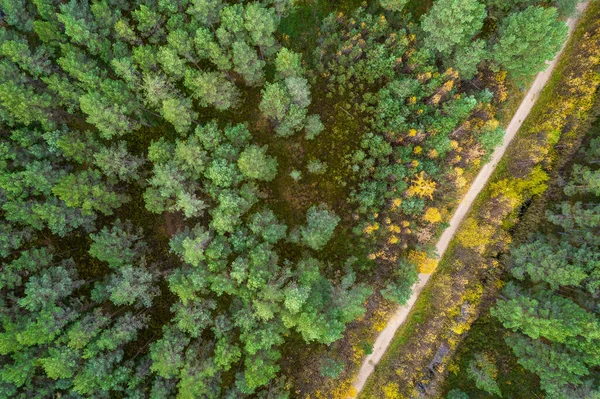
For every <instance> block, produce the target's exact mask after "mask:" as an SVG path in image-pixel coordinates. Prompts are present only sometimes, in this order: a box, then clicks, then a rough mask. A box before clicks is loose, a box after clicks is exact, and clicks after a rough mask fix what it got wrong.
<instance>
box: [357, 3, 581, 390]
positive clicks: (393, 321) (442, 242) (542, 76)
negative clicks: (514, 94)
mask: <svg viewBox="0 0 600 399" xmlns="http://www.w3.org/2000/svg"><path fill="white" fill-rule="evenodd" d="M588 4H589V3H588V2H585V3H581V4H580V5H579V7H578V9H579V11H580V13H579V15H581V13H583V11H584V10H585V9H586V7H587V6H588ZM579 15H578V16H575V17H573V18H569V20H568V21H567V25H568V26H569V37H571V35H572V34H573V31H574V28H575V26H576V25H577V21H578V20H579ZM565 46H566V43H565ZM563 50H564V46H563V48H562V49H561V51H560V52H559V53H558V54H557V55H556V57H555V58H554V60H552V62H551V63H550V65H549V66H548V68H547V69H546V70H545V71H543V72H540V73H539V74H538V75H537V77H536V79H535V80H534V82H533V83H532V84H531V87H530V88H529V90H528V92H527V94H526V95H525V98H524V99H523V100H522V102H521V105H520V106H519V108H518V109H517V111H516V113H515V115H514V116H513V118H512V120H511V122H510V123H509V125H508V127H507V128H506V134H505V136H504V142H503V144H502V146H500V147H498V148H496V150H495V151H494V153H493V155H492V158H491V160H490V162H489V163H487V164H486V165H485V166H484V167H483V168H482V169H481V171H480V172H479V174H478V175H477V177H476V179H475V180H474V181H473V183H472V185H471V187H470V189H469V191H468V192H467V194H466V195H465V196H464V198H463V199H462V200H461V202H460V204H459V205H458V207H457V208H456V211H455V212H454V214H453V216H452V219H451V221H450V224H449V226H448V228H447V229H446V230H445V231H444V233H443V234H442V236H441V237H440V239H439V241H438V242H437V244H436V249H437V253H438V255H439V257H440V258H442V257H443V255H444V253H445V251H446V249H447V248H448V245H449V244H450V241H451V240H452V238H453V237H454V234H455V233H456V231H457V229H458V227H459V225H460V223H461V222H462V220H463V219H464V217H465V215H466V214H467V212H468V210H469V209H470V208H471V205H472V204H473V202H474V201H475V199H476V198H477V195H478V194H479V193H480V192H481V190H482V189H483V188H484V187H485V185H486V184H487V182H488V180H489V178H490V177H491V175H492V173H493V172H494V170H495V168H496V166H497V165H498V163H499V162H500V159H502V157H503V155H504V153H505V152H506V149H507V148H508V146H509V145H510V143H511V141H512V140H513V138H514V137H515V136H516V134H517V132H518V131H519V129H520V127H521V125H522V124H523V122H524V121H525V119H526V118H527V116H528V115H529V113H530V111H531V109H532V108H533V106H534V105H535V103H536V101H537V99H538V98H539V96H540V93H541V92H542V90H543V89H544V87H545V86H546V83H548V81H549V80H550V77H551V76H552V73H553V71H554V68H555V67H556V65H557V64H558V61H559V59H560V57H561V55H562V53H563ZM430 277H431V274H420V275H419V281H418V282H417V283H416V284H415V286H414V287H413V292H412V295H411V297H410V299H409V300H408V301H407V302H406V304H405V305H403V306H401V307H399V308H398V310H397V311H396V312H395V313H394V314H393V316H392V317H391V318H390V320H389V321H388V323H387V325H386V326H385V328H384V329H383V330H382V331H381V333H380V334H379V336H378V337H377V339H376V340H375V343H374V345H373V350H372V353H371V354H370V355H368V356H367V357H366V358H365V359H364V360H363V363H362V365H361V368H360V370H359V372H358V374H357V376H356V378H355V380H354V383H353V386H354V388H355V389H356V396H358V395H359V394H360V392H361V391H362V389H363V388H364V387H365V385H366V383H367V380H368V378H369V376H370V375H371V374H372V373H373V371H374V370H375V367H376V366H377V364H378V363H379V361H380V360H381V358H382V357H383V355H384V354H385V352H386V350H387V348H388V347H389V345H390V343H391V342H392V340H393V339H394V336H395V334H396V331H397V330H398V329H399V328H400V326H401V325H402V324H403V323H404V322H405V321H406V320H407V318H408V316H409V314H410V311H411V309H412V307H413V305H414V304H415V302H416V301H417V299H418V298H419V295H420V294H421V291H422V290H423V288H424V287H425V286H426V285H427V282H428V281H429V279H430Z"/></svg>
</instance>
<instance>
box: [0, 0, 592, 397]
mask: <svg viewBox="0 0 600 399" xmlns="http://www.w3.org/2000/svg"><path fill="white" fill-rule="evenodd" d="M375 3H376V2H373V6H372V7H370V8H368V11H367V9H364V8H358V9H356V10H355V11H353V12H352V13H351V14H344V13H338V12H337V10H336V7H337V4H336V3H335V2H329V3H327V4H325V3H322V4H321V3H320V4H319V5H318V6H319V7H321V6H323V7H325V8H324V9H326V10H328V13H329V11H331V14H329V15H327V16H325V17H324V18H323V19H322V20H319V18H321V13H320V12H319V13H316V14H315V21H313V22H311V21H312V19H311V21H308V20H307V21H304V22H303V23H305V22H306V23H312V24H315V25H314V26H312V25H311V27H313V28H314V29H307V30H306V32H302V34H299V33H298V32H296V34H295V35H292V36H290V35H288V34H287V33H284V31H288V30H289V29H290V27H291V25H294V24H295V23H294V21H297V20H298V18H297V17H298V15H303V14H301V13H303V12H306V11H307V10H309V9H308V8H307V7H310V5H307V4H304V3H303V2H296V1H294V0H262V1H252V2H230V1H222V0H178V1H165V0H159V1H137V0H136V1H122V0H97V1H93V2H86V1H79V0H70V1H66V2H56V1H46V0H36V1H33V2H32V1H24V0H0V131H1V133H2V134H1V135H0V217H1V220H0V257H1V258H2V271H1V272H0V293H1V295H0V304H1V306H0V308H1V309H0V325H1V328H0V360H1V361H0V364H1V366H0V397H11V398H12V397H14V398H42V397H93V398H108V397H123V398H125V397H126V398H146V397H150V398H167V397H177V398H190V399H191V398H205V397H206V398H243V397H258V398H280V399H283V398H287V397H289V392H291V391H293V390H295V389H296V388H295V387H294V384H296V383H297V380H294V379H293V378H289V379H287V378H286V377H287V376H286V375H285V373H283V372H282V367H284V366H283V364H285V363H286V362H287V364H290V360H289V359H291V358H293V356H295V355H298V353H300V352H302V353H304V351H307V352H308V350H307V348H310V349H311V350H315V352H311V354H312V353H318V352H319V351H321V352H322V351H323V348H325V347H327V348H330V349H331V351H335V350H336V347H335V345H336V344H337V343H338V342H340V339H341V338H342V337H343V336H344V332H345V331H346V328H347V326H348V325H350V324H351V323H352V322H354V321H356V320H357V319H359V318H361V317H362V316H363V315H364V314H365V313H366V311H367V306H365V304H366V303H367V300H374V301H376V302H381V301H394V302H397V303H403V302H405V301H406V300H407V298H408V296H409V293H410V287H411V285H412V284H413V283H414V282H415V280H416V276H417V270H420V271H422V272H423V271H425V272H428V273H430V272H432V271H433V269H434V268H435V260H434V259H433V254H432V253H431V251H430V250H429V248H431V243H432V242H433V240H434V239H435V237H436V234H438V233H439V231H440V229H441V228H443V226H444V224H443V221H444V219H445V218H446V217H447V215H448V213H449V207H450V206H451V203H452V201H453V200H454V199H456V198H455V197H456V195H457V192H458V189H460V188H462V187H463V186H464V185H465V184H466V180H465V178H464V177H463V174H465V173H467V174H474V173H475V171H476V170H477V169H478V168H479V167H480V166H481V163H482V162H485V161H486V159H487V157H488V155H489V154H490V153H491V152H492V151H493V149H494V148H495V146H497V145H498V144H499V143H500V142H501V139H502V135H503V131H502V129H500V128H499V127H498V121H496V119H495V118H494V112H495V107H496V105H497V101H502V100H500V99H499V98H500V97H501V95H500V94H501V93H502V88H500V89H497V86H498V82H497V81H494V82H493V83H490V82H488V81H486V80H485V79H484V76H492V77H494V78H493V79H492V80H494V79H495V76H496V75H494V73H495V72H494V71H493V70H494V69H495V68H496V67H498V68H501V69H503V70H504V69H505V70H508V71H509V72H510V74H512V75H514V76H515V77H518V76H524V75H527V74H531V73H534V72H536V71H537V70H540V69H541V68H543V63H544V61H545V60H546V59H548V58H549V57H551V56H552V55H553V54H554V52H556V51H557V49H558V48H559V47H560V44H561V41H562V40H563V39H564V27H563V25H564V24H562V22H558V20H557V18H558V12H557V11H556V10H555V9H554V8H552V7H549V8H542V7H539V6H537V5H535V6H532V7H530V8H527V9H525V8H526V7H525V5H524V2H516V3H515V5H514V8H513V7H512V6H511V7H508V8H506V7H503V6H501V5H499V4H496V3H494V2H493V1H489V2H486V3H485V4H484V2H477V1H474V0H473V1H468V2H465V1H454V0H439V1H437V2H435V3H434V4H433V6H432V7H431V9H430V10H429V11H428V12H427V13H426V14H425V16H424V17H423V18H422V20H421V21H418V20H416V19H415V18H414V17H413V16H412V14H411V12H410V10H409V8H410V7H411V6H410V2H407V1H404V0H381V1H380V2H379V3H378V4H375ZM522 3H523V4H522ZM543 4H544V5H548V4H547V2H544V3H543ZM558 4H560V7H562V8H561V12H562V13H568V12H570V11H569V10H570V9H571V8H572V7H571V3H570V2H568V1H566V0H565V1H560V2H557V5H558ZM486 5H487V6H488V7H487V8H488V9H489V12H490V13H493V15H494V16H496V15H502V17H501V18H500V17H499V19H498V23H499V26H501V28H500V31H499V32H497V31H496V30H495V26H491V25H490V27H489V29H488V30H485V28H486V27H487V26H485V24H486V23H487V22H486V21H487V20H486V15H488V14H487V12H488V10H486ZM528 5H529V4H528ZM315 7H316V6H315ZM379 7H380V8H379ZM523 9H525V10H524V11H523ZM309 11H310V10H309ZM333 11H336V12H333ZM296 13H298V14H296ZM502 13H504V14H506V15H503V14H502ZM317 14H318V15H317ZM507 15H508V16H507ZM287 17H289V19H288V18H287ZM388 18H389V20H388ZM290 21H291V22H290ZM483 31H485V32H486V34H485V35H484V34H480V32H483ZM305 36H306V37H305ZM513 36H514V37H519V38H521V39H522V40H521V41H519V43H515V42H514V41H513V40H512V39H511V38H512V37H513ZM423 43H425V47H423V45H422V44H423ZM494 43H495V44H494ZM523 46H525V47H523ZM544 46H546V47H544ZM542 47H544V48H542ZM491 49H493V50H494V51H495V52H497V55H494V56H492V55H491V54H490V50H491ZM538 50H539V51H538ZM529 53H533V55H531V56H529ZM490 59H493V60H494V61H495V63H492V62H490ZM492 64H493V65H492ZM464 79H475V80H477V81H476V82H472V84H470V85H465V84H464ZM478 85H482V89H479V86H478ZM484 86H485V87H487V86H489V87H491V89H485V90H484V89H483V87H484ZM472 87H473V88H472ZM499 93H500V94H499ZM595 177H596V172H595V169H594V168H591V167H590V166H583V167H581V168H580V169H578V171H577V172H575V174H574V178H573V184H572V185H571V186H569V187H567V189H566V190H571V191H572V192H573V193H580V192H582V190H583V191H585V192H586V193H587V192H592V193H596V192H597V187H596V185H595V183H594V182H595V180H594V178H595ZM565 212H566V211H565ZM569 212H570V213H569V215H572V218H573V220H575V219H577V220H578V222H577V223H580V221H581V220H582V219H586V218H587V217H588V216H589V209H588V208H585V207H584V208H582V207H577V206H573V207H572V208H570V209H569ZM586 212H587V213H586ZM569 220H571V219H569ZM563 222H564V223H567V222H566V219H565V220H563ZM563 222H561V223H563ZM584 237H588V238H589V235H588V236H584ZM553 240H554V239H547V240H546V241H544V240H542V239H540V242H536V243H533V244H531V245H532V249H531V251H529V252H523V253H522V254H521V258H523V259H524V260H523V262H524V264H523V265H522V266H520V267H515V269H514V270H515V276H517V277H518V278H524V276H525V275H529V276H531V279H532V280H534V281H536V282H538V281H544V282H547V283H548V284H550V285H552V284H561V285H562V284H564V281H562V280H561V281H558V280H557V278H555V276H551V275H548V274H544V273H543V272H542V271H541V270H540V266H539V264H538V263H537V260H538V259H539V257H540V256H541V255H540V254H545V253H548V252H549V251H552V250H554V249H555V248H554V247H553V246H554V241H553ZM586 245H587V246H591V245H595V244H592V242H585V243H575V242H571V241H569V242H565V243H561V244H560V245H559V246H556V248H561V249H562V251H563V252H560V251H558V252H557V253H556V254H555V255H554V256H555V258H556V259H557V262H560V264H561V265H564V270H561V271H560V272H561V273H563V274H564V275H565V276H568V278H569V279H570V280H569V281H572V283H573V284H574V285H575V284H584V285H586V287H587V289H595V288H594V287H595V283H594V281H595V280H594V273H593V270H591V269H590V268H593V267H594V265H595V262H596V258H595V257H593V256H591V255H586V256H583V255H582V258H581V259H578V260H577V261H574V260H573V259H571V258H569V256H568V254H569V253H573V251H577V253H583V252H584V251H585V250H586V248H587V247H586ZM515 258H518V255H517V253H516V255H515ZM525 258H527V260H525ZM565 278H567V277H565ZM553 287H554V286H553ZM373 298H374V299H373ZM540 298H541V297H540ZM543 298H546V297H543ZM531 301H538V302H539V301H540V299H539V298H537V297H535V298H533V299H531ZM370 303H372V302H370ZM507 303H508V305H507V306H513V307H516V308H518V307H519V306H520V307H523V306H525V305H526V304H527V303H520V302H518V301H517V302H507ZM528 303H529V302H528ZM532 303H533V302H532ZM536 303H537V302H536ZM557 307H560V308H561V309H563V311H562V313H560V312H559V313H557V314H556V320H557V323H558V324H557V325H560V326H563V327H565V326H566V325H567V324H569V323H571V324H572V325H571V324H570V325H569V328H570V329H567V328H566V327H565V332H563V335H560V333H559V332H558V331H553V328H552V327H551V326H548V325H547V323H544V322H543V318H542V317H539V315H537V314H529V313H524V316H523V317H527V318H528V319H531V320H532V324H531V330H527V332H528V333H531V334H534V332H536V331H537V333H539V334H549V335H550V336H551V338H556V339H557V340H558V338H560V339H563V341H560V342H559V343H560V345H567V344H571V343H572V341H573V337H578V336H580V335H584V336H586V337H587V335H586V334H588V333H589V331H588V330H589V329H586V328H588V327H586V326H585V325H584V324H585V323H583V322H574V321H581V320H584V321H586V320H587V321H589V320H588V319H585V318H584V316H585V315H586V314H584V313H581V312H580V313H575V310H578V309H575V308H574V307H573V306H572V304H570V303H569V304H566V303H564V301H561V300H558V301H555V302H552V306H550V308H551V309H554V308H557ZM499 309H500V308H499ZM544 311H545V312H548V310H547V309H544ZM369 316H371V315H369ZM586 317H587V316H586ZM559 322H560V323H559ZM572 322H573V323H572ZM512 323H513V324H512V326H514V328H519V324H518V320H512ZM534 330H535V331H534ZM554 330H556V328H555V329H554ZM532 331H534V332H532ZM557 337H558V338H557ZM530 338H531V337H530ZM590 339H591V338H590ZM594 339H595V338H594ZM557 342H558V341H557ZM527 345H529V344H527ZM527 345H525V344H523V345H522V346H523V349H522V350H523V351H524V353H525V352H527V351H528V350H529V349H527V348H529V347H528V346H527ZM555 349H556V348H549V350H555ZM577 350H579V349H577ZM294 351H296V353H294ZM549 353H550V352H549ZM328 356H329V355H328ZM577 359H579V358H574V360H573V359H572V360H573V361H576V360H577ZM346 360H348V361H350V360H349V359H346ZM581 362H583V363H584V364H585V367H587V366H588V365H590V366H591V363H590V364H588V363H589V362H588V363H586V362H587V360H586V359H583V360H581ZM313 363H314V364H318V365H322V367H320V366H317V367H319V368H320V373H318V374H319V375H320V377H321V378H328V379H335V378H338V377H339V376H340V375H342V373H343V372H345V370H346V368H345V366H344V364H343V363H344V362H341V361H340V360H339V359H334V358H333V357H324V358H323V359H318V362H313ZM347 363H348V362H346V364H347ZM479 363H480V364H478V365H476V367H475V368H474V370H480V369H481V370H483V371H485V366H486V365H485V364H484V363H483V362H479ZM582 367H583V366H582ZM299 369H300V368H299ZM483 371H482V372H481V373H480V374H482V373H483ZM582 373H583V372H582ZM583 374H584V373H583ZM583 374H582V375H583ZM582 381H583V380H582ZM561 389H562V388H561Z"/></svg>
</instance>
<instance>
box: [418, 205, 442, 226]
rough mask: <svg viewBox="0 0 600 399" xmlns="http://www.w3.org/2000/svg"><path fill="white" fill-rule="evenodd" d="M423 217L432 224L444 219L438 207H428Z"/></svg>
mask: <svg viewBox="0 0 600 399" xmlns="http://www.w3.org/2000/svg"><path fill="white" fill-rule="evenodd" d="M423 219H425V221H427V222H429V223H431V224H435V223H439V222H441V221H442V214H441V213H440V211H438V209H437V208H427V210H426V211H425V215H424V216H423Z"/></svg>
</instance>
